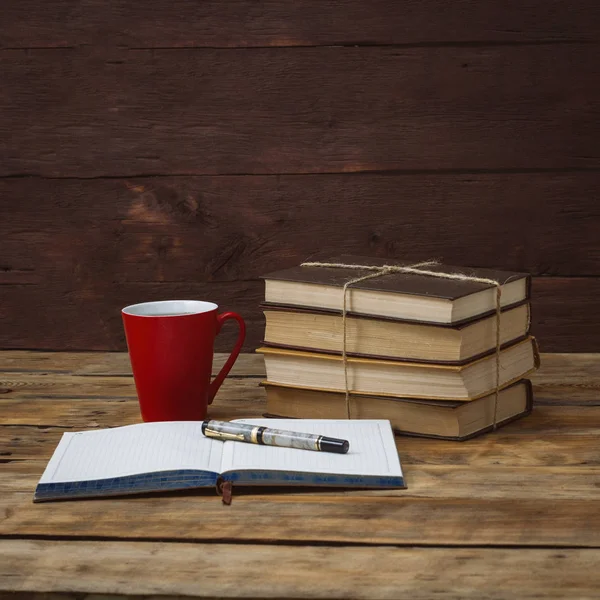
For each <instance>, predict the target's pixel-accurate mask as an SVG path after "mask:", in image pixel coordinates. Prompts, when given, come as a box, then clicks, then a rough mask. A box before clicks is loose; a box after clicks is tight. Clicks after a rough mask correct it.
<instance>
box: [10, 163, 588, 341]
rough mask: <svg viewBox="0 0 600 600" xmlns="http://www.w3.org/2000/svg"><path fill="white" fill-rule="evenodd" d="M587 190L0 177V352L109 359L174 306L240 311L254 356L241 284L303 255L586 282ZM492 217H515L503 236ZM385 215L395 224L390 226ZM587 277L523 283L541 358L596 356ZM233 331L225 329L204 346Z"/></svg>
mask: <svg viewBox="0 0 600 600" xmlns="http://www.w3.org/2000/svg"><path fill="white" fill-rule="evenodd" d="M597 181H598V176H597V174H595V173H587V174H583V173H579V174H573V173H570V174H567V173H563V174H549V173H544V174H504V175H500V174H491V175H450V174H446V175H440V174H438V175H435V176H433V175H389V174H388V175H372V174H369V175H367V174H361V175H353V176H343V175H324V176H299V177H296V176H281V177H265V176H257V177H189V178H188V177H178V178H173V177H164V178H162V177H161V178H133V179H131V180H119V179H109V180H87V181H80V180H72V179H71V180H44V179H39V178H17V179H4V180H1V179H0V197H1V196H4V197H6V198H9V199H11V200H10V201H9V202H7V203H6V204H4V205H1V207H0V212H1V213H2V216H3V217H4V218H2V219H0V256H1V257H2V258H1V259H0V283H1V284H3V285H2V302H1V303H0V318H2V321H3V323H4V324H5V325H4V327H3V328H2V331H0V347H4V348H7V347H25V348H36V347H37V348H56V349H65V348H72V349H112V350H118V349H124V348H125V343H124V335H123V328H122V323H121V317H120V309H121V308H122V307H123V306H125V305H126V304H128V303H133V302H137V301H140V300H141V299H145V300H154V299H164V298H167V297H188V298H204V299H210V300H214V301H216V302H217V303H218V304H220V306H221V307H222V308H223V309H233V310H236V311H238V312H241V313H242V314H243V315H244V316H245V317H246V318H247V320H248V321H249V336H248V343H247V344H246V349H247V350H250V349H254V348H256V347H258V345H260V341H261V339H262V335H263V331H264V321H263V317H262V313H261V312H260V310H259V304H260V302H261V300H262V299H263V297H264V295H263V294H264V292H263V284H262V282H260V281H259V280H258V279H257V278H258V277H259V276H260V275H262V274H265V273H268V272H270V271H271V270H275V269H278V268H280V267H286V266H291V265H294V264H297V263H299V262H301V261H302V260H304V259H306V258H307V257H308V256H310V255H311V254H314V252H315V251H316V250H317V249H319V248H320V249H321V250H322V251H328V249H330V251H331V253H332V254H333V253H336V252H344V251H353V252H359V253H362V254H364V255H366V256H369V255H376V256H388V257H390V258H393V257H394V256H398V257H403V258H407V259H415V260H422V259H427V258H430V257H432V256H438V257H441V258H443V260H444V261H446V262H447V263H449V264H464V265H467V264H473V263H474V262H477V263H478V265H477V266H489V267H494V266H497V267H504V268H506V269H514V270H524V271H528V272H532V273H533V274H544V275H563V276H565V275H579V276H581V275H585V276H588V275H593V274H594V273H595V272H598V269H599V268H600V252H599V251H598V247H597V245H594V244H591V245H589V244H581V243H579V240H580V239H582V238H583V239H588V238H590V239H591V238H592V237H593V236H594V235H595V233H594V232H595V231H597V229H598V228H600V212H599V209H598V206H600V205H599V204H598V203H597V202H596V201H595V197H596V189H597ZM399 197H400V198H401V200H400V201H399ZM39 198H44V202H39ZM323 198H327V199H328V200H329V201H328V202H327V203H324V202H322V199H323ZM365 206H369V207H370V208H369V210H368V211H365V210H364V207H365ZM541 206H543V208H542V209H541V210H540V207H541ZM508 209H510V210H511V211H513V212H514V214H519V215H521V216H522V218H519V219H517V220H514V221H513V222H512V224H511V226H510V227H509V228H508V230H507V229H506V227H505V225H504V223H505V222H504V220H503V219H504V216H503V215H505V214H506V211H507V210H508ZM398 210H401V212H402V215H403V216H402V218H397V219H390V218H389V215H390V214H396V212H397V211H398ZM340 213H343V215H344V216H343V217H341V216H339V215H340ZM32 214H35V215H36V218H35V222H33V223H32V220H31V215H32ZM457 214H460V215H470V217H469V218H456V215H457ZM340 222H341V223H343V226H341V227H340ZM432 222H436V223H439V224H440V225H439V226H436V228H435V234H433V233H432V231H431V230H430V226H431V223H432ZM557 228H558V229H557ZM557 231H560V232H561V234H560V235H557ZM315 239H318V240H321V241H320V242H319V244H318V245H315ZM475 257H476V259H475ZM499 257H501V258H499ZM598 281H599V280H598V279H595V278H593V277H583V278H577V279H572V278H556V279H554V278H553V279H549V278H544V279H536V280H535V282H534V288H533V304H534V307H533V308H534V310H533V321H534V332H535V333H536V335H537V336H538V338H539V341H540V344H541V347H542V349H543V350H548V351H553V350H573V351H582V350H588V351H593V350H597V349H598V348H600V324H598V322H597V320H590V319H589V315H590V314H594V313H596V312H598V310H599V309H600V301H599V300H598V298H599V297H600V284H599V283H598ZM40 303H43V304H44V310H38V306H39V304H40ZM56 324H60V327H59V328H57V325H56ZM236 334H237V332H236V330H235V327H225V328H224V330H223V334H222V335H223V337H220V338H219V340H218V349H220V350H223V351H224V350H227V349H228V348H230V347H231V346H232V344H233V341H234V338H235V336H236Z"/></svg>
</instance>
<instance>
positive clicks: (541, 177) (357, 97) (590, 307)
mask: <svg viewBox="0 0 600 600" xmlns="http://www.w3.org/2000/svg"><path fill="white" fill-rule="evenodd" d="M1 20H2V27H1V28H0V77H1V80H0V213H1V214H0V323H1V326H0V347H1V348H45V349H61V350H62V349H107V350H117V349H123V348H124V347H125V346H124V337H123V333H122V327H121V322H120V316H119V309H120V307H122V306H124V305H126V304H128V303H132V302H136V301H143V300H151V299H165V298H172V297H186V298H200V299H210V300H213V301H216V302H218V303H219V304H220V305H221V306H222V307H223V308H228V309H233V310H237V311H239V312H241V313H242V314H243V315H244V316H245V317H246V318H247V320H248V323H249V326H250V332H249V338H248V343H247V346H246V348H247V349H252V348H254V347H256V346H257V345H258V344H259V342H260V339H261V335H262V328H263V322H262V317H261V313H260V311H259V308H258V305H259V302H260V300H261V297H262V293H263V288H262V283H261V281H260V280H259V279H258V278H259V276H260V275H261V274H263V273H265V272H268V271H270V270H274V269H279V268H283V267H287V266H291V265H294V264H296V263H298V262H299V261H302V260H304V259H306V258H307V257H309V256H311V255H312V254H314V253H316V252H328V251H331V252H332V253H334V252H335V253H340V252H351V253H353V254H366V255H377V256H386V257H391V258H394V257H399V258H406V259H415V260H421V259H427V258H431V257H437V258H441V259H443V260H445V261H446V262H448V263H451V264H465V265H478V266H490V267H491V266H494V267H501V268H502V267H503V268H507V269H517V270H526V271H529V272H531V273H532V274H533V275H534V276H535V279H534V285H533V294H534V313H533V318H534V332H535V333H536V335H537V336H538V338H539V340H540V345H541V347H542V350H544V351H546V352H551V351H598V350H600V320H599V319H598V317H597V315H598V312H599V311H600V300H599V299H598V298H599V297H600V202H599V198H598V194H599V192H598V189H599V185H598V184H599V183H600V177H599V174H600V144H599V143H598V140H599V139H600V125H599V122H600V121H599V118H600V61H599V59H598V56H599V53H598V41H599V39H600V5H599V4H598V3H597V2H595V1H592V0H582V1H581V2H577V3H572V2H568V1H567V0H522V1H521V0H508V1H507V0H454V1H453V2H448V1H447V0H398V1H396V0H372V1H370V2H364V0H328V1H324V0H295V1H294V2H291V1H285V0H267V1H264V2H256V1H254V0H230V1H228V2H221V1H220V0H207V1H203V2H193V1H190V0H171V1H169V2H167V1H166V0H145V2H131V1H129V0H80V1H73V0H49V1H43V0H4V1H3V2H2V16H1ZM233 329H234V328H233V327H232V328H231V330H228V331H226V332H225V333H224V335H223V336H222V338H221V340H220V342H219V347H218V349H219V350H226V349H227V348H228V346H229V345H230V344H231V343H232V339H233V336H234V334H235V332H234V331H233Z"/></svg>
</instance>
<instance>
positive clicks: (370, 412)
mask: <svg viewBox="0 0 600 600" xmlns="http://www.w3.org/2000/svg"><path fill="white" fill-rule="evenodd" d="M264 385H265V388H266V391H267V413H268V414H269V415H273V416H278V417H291V418H295V419H343V418H346V416H347V412H346V398H345V394H343V393H340V392H331V391H327V390H309V389H304V388H292V387H284V386H279V385H273V384H270V383H268V382H265V383H264ZM494 400H495V394H490V395H488V396H484V397H483V398H479V399H478V400H473V401H472V402H453V401H448V400H415V399H413V398H388V397H382V396H356V395H354V394H353V395H351V396H350V415H351V416H352V418H353V419H389V421H390V422H391V424H392V427H393V429H394V430H395V431H396V432H398V433H402V434H410V435H421V436H427V437H439V438H444V439H452V440H464V439H468V438H470V437H473V436H475V435H479V434H481V433H483V432H485V431H489V430H490V429H491V428H492V424H493V420H494ZM531 404H532V393H531V383H530V382H529V381H528V380H526V379H522V380H521V381H519V382H517V383H515V384H513V385H511V386H509V387H507V388H504V389H503V390H502V391H501V392H500V394H499V395H498V409H497V414H496V423H497V425H498V426H501V425H505V424H506V423H510V422H511V421H513V420H515V419H517V418H519V417H522V416H524V415H527V414H529V412H530V411H531ZM290 427H292V425H290Z"/></svg>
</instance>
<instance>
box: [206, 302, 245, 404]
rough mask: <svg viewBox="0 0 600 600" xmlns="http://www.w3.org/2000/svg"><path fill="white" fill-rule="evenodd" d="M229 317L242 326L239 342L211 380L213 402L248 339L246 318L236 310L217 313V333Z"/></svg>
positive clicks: (209, 400)
mask: <svg viewBox="0 0 600 600" xmlns="http://www.w3.org/2000/svg"><path fill="white" fill-rule="evenodd" d="M229 319H235V320H236V321H237V322H238V325H239V327H240V332H239V334H238V339H237V342H236V343H235V346H234V347H233V350H232V351H231V354H230V355H229V358H228V359H227V360H226V361H225V364H224V365H223V368H222V369H221V370H220V371H219V374H218V375H217V376H216V377H215V378H214V379H213V380H212V381H211V382H210V384H209V386H208V403H209V404H212V402H213V400H214V399H215V395H216V393H217V392H218V391H219V388H220V387H221V384H222V383H223V381H224V380H225V377H227V375H228V374H229V371H231V367H233V363H234V362H235V361H236V359H237V357H238V356H239V354H240V351H241V349H242V346H243V345H244V340H245V339H246V323H245V322H244V319H242V317H241V316H240V315H238V314H237V313H234V312H225V313H222V314H220V315H217V334H218V333H219V332H220V331H221V327H223V323H225V321H227V320H229Z"/></svg>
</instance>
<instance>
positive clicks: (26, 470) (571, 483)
mask: <svg viewBox="0 0 600 600" xmlns="http://www.w3.org/2000/svg"><path fill="white" fill-rule="evenodd" d="M46 464H47V461H45V460H42V459H39V460H33V459H32V460H27V461H12V462H8V463H4V464H3V466H2V471H3V472H4V473H5V474H6V477H5V478H3V479H0V492H1V493H2V494H5V493H9V492H10V493H13V492H20V493H23V494H30V493H33V490H34V489H35V486H36V484H37V482H38V481H39V478H40V477H41V475H42V473H43V471H44V469H45V467H46ZM409 471H410V485H409V488H408V489H406V490H369V491H368V492H366V491H365V490H350V489H348V490H330V491H328V492H327V496H331V497H333V496H344V497H348V496H356V497H364V496H365V495H368V496H369V497H370V498H371V497H372V498H376V497H380V496H381V497H387V496H389V497H402V498H439V497H440V496H441V495H443V497H444V498H465V499H473V498H478V499H480V500H485V499H496V500H498V499H507V498H513V499H514V500H515V501H518V500H520V499H529V500H534V499H536V498H539V496H540V493H539V490H540V489H544V490H545V491H544V496H545V498H546V499H548V500H551V499H553V500H556V501H560V500H577V499H580V500H594V499H595V498H597V495H598V487H599V485H600V468H599V467H597V466H596V467H594V466H584V467H573V466H571V467H545V466H498V465H495V466H493V467H490V466H487V467H485V466H471V465H423V464H418V463H414V464H413V463H410V468H409ZM557 481H560V485H557V484H556V483H557ZM524 482H527V485H524ZM442 490H443V491H442ZM242 493H245V494H246V495H247V494H248V492H242ZM260 493H261V495H265V494H269V497H272V498H273V499H274V500H276V499H277V496H278V495H280V494H281V493H284V494H285V497H286V498H289V497H290V496H298V497H301V498H303V497H305V496H323V490H319V489H318V488H315V489H313V490H311V489H308V488H304V489H300V490H294V489H291V488H290V489H287V490H285V491H283V492H282V490H281V489H277V488H275V487H273V488H261V490H260Z"/></svg>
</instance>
